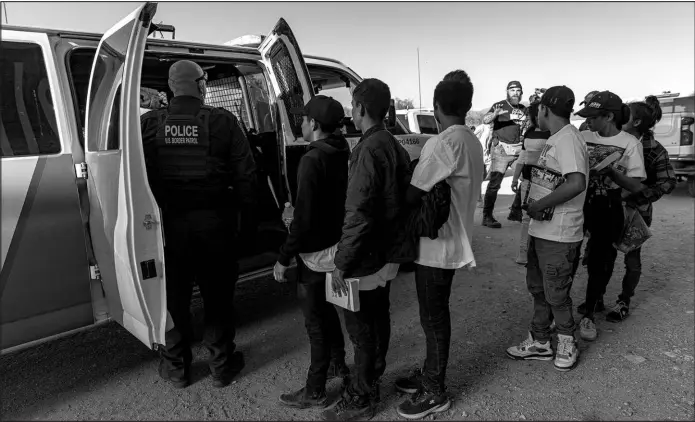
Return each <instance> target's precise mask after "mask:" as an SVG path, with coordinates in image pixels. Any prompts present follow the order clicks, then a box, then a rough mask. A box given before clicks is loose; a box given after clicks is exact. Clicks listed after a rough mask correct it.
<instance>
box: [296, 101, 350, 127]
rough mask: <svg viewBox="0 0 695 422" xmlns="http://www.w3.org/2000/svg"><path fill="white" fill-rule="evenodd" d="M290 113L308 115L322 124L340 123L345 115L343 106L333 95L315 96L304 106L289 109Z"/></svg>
mask: <svg viewBox="0 0 695 422" xmlns="http://www.w3.org/2000/svg"><path fill="white" fill-rule="evenodd" d="M290 113H292V114H298V115H300V116H308V117H310V118H312V119H314V120H316V121H317V122H319V123H322V124H324V125H340V123H341V121H342V120H343V118H344V117H345V111H344V110H343V106H342V105H341V104H340V103H339V102H338V101H336V100H334V99H333V97H327V96H325V95H317V96H315V97H314V98H312V99H310V100H309V102H308V103H306V105H305V106H304V107H295V108H292V109H290Z"/></svg>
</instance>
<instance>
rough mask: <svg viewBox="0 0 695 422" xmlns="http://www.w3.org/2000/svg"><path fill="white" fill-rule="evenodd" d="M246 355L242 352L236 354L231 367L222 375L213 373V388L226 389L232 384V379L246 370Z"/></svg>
mask: <svg viewBox="0 0 695 422" xmlns="http://www.w3.org/2000/svg"><path fill="white" fill-rule="evenodd" d="M244 365H245V363H244V355H243V354H242V353H241V352H238V351H237V352H234V353H232V356H231V358H230V363H229V367H227V368H225V369H224V370H223V371H222V372H220V373H214V372H213V373H212V386H213V387H215V388H224V387H226V386H228V385H229V384H231V383H232V379H233V378H234V377H235V376H237V375H238V374H239V372H241V370H242V369H243V368H244Z"/></svg>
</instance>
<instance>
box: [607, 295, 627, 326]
mask: <svg viewBox="0 0 695 422" xmlns="http://www.w3.org/2000/svg"><path fill="white" fill-rule="evenodd" d="M629 315H630V307H629V306H627V304H625V302H623V301H622V300H619V301H618V302H616V304H615V306H614V307H613V309H611V311H610V312H609V313H608V315H606V321H609V322H621V321H623V320H624V319H625V318H627V317H628V316H629Z"/></svg>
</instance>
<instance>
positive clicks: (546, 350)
mask: <svg viewBox="0 0 695 422" xmlns="http://www.w3.org/2000/svg"><path fill="white" fill-rule="evenodd" d="M507 356H509V357H510V358H512V359H523V360H551V359H552V358H553V348H552V346H551V345H550V341H546V342H545V343H541V342H540V341H537V340H534V339H533V335H532V334H531V333H530V332H529V333H528V337H527V338H526V340H524V341H523V342H522V343H521V344H519V345H518V346H512V347H510V348H509V349H507Z"/></svg>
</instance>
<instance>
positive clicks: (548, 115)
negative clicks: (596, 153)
mask: <svg viewBox="0 0 695 422" xmlns="http://www.w3.org/2000/svg"><path fill="white" fill-rule="evenodd" d="M573 106H574V93H573V92H572V90H571V89H569V88H567V87H566V86H555V87H552V88H549V89H548V90H547V91H546V92H545V94H544V95H543V97H542V99H541V103H540V106H539V109H538V125H539V126H540V128H541V130H548V131H550V134H551V136H550V138H549V139H548V141H547V142H546V144H545V146H544V147H543V150H542V152H541V156H540V158H539V160H538V165H539V166H541V167H545V168H547V169H549V170H553V171H555V172H559V173H561V174H562V176H563V177H564V178H565V182H564V183H562V184H561V185H560V186H558V187H557V188H556V189H555V190H554V191H553V192H552V193H550V194H549V195H547V196H545V197H544V198H542V199H540V200H538V201H535V202H533V203H531V204H530V205H529V207H528V210H527V212H528V214H529V216H530V217H531V219H532V220H531V223H530V226H529V248H528V264H527V265H526V284H527V286H528V290H529V292H530V293H531V295H532V296H533V310H534V312H533V319H532V321H531V327H530V331H529V335H528V338H527V339H526V340H524V341H523V342H522V343H521V344H520V345H518V346H513V347H510V348H508V349H507V355H508V356H510V357H511V358H514V359H525V360H551V359H552V358H553V350H552V348H551V346H550V324H551V321H550V320H551V315H553V316H554V317H555V325H556V327H557V331H558V336H557V337H558V342H557V353H556V354H555V368H556V369H558V370H560V371H569V370H570V369H573V368H574V367H575V366H576V365H577V362H578V357H579V349H578V348H577V342H576V340H575V338H574V331H575V328H576V325H575V322H574V317H573V315H572V298H571V297H570V291H571V290H572V278H573V275H574V272H575V270H576V268H577V265H578V263H579V249H580V247H581V243H582V239H583V237H584V231H583V225H584V213H583V206H584V197H585V192H586V187H587V180H588V173H589V164H588V163H589V162H588V158H587V149H586V143H585V142H584V139H583V138H582V136H581V134H580V133H579V131H578V130H577V129H576V128H575V127H574V126H573V125H572V124H570V122H569V118H570V114H571V113H572V107H573ZM551 207H555V211H554V214H553V216H552V219H550V220H544V221H541V220H540V219H541V218H542V211H543V210H545V209H547V208H551Z"/></svg>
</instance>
